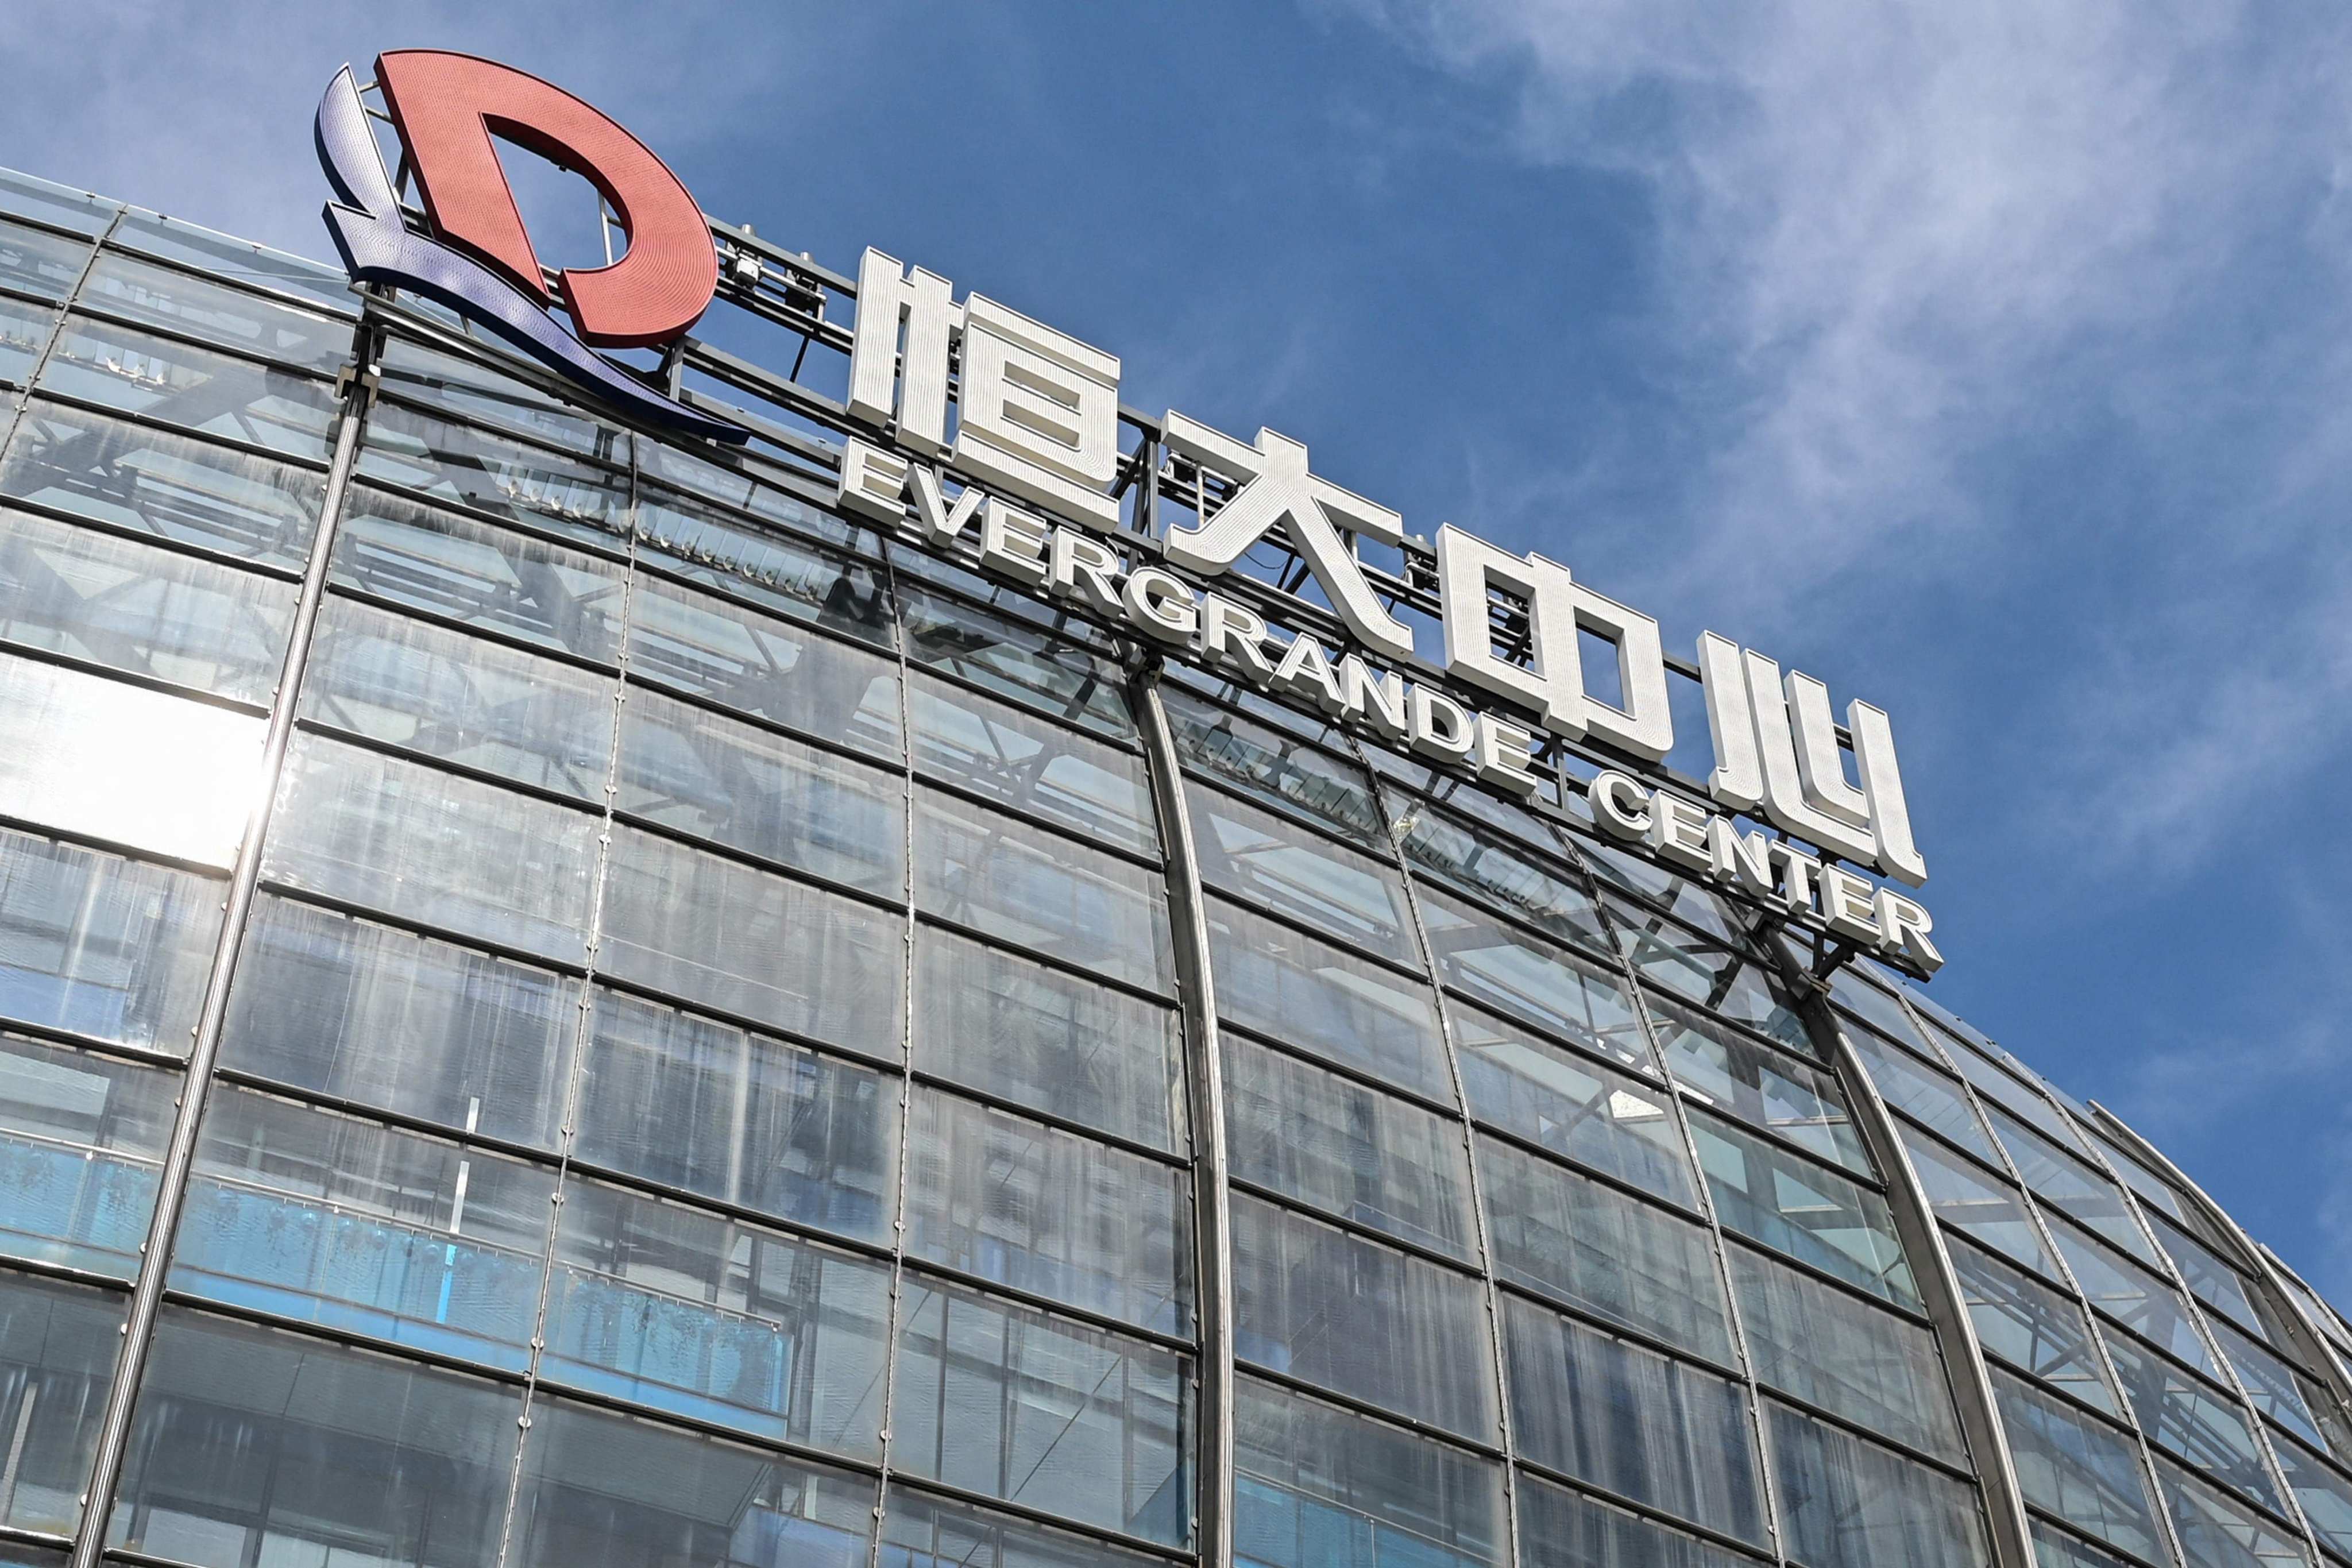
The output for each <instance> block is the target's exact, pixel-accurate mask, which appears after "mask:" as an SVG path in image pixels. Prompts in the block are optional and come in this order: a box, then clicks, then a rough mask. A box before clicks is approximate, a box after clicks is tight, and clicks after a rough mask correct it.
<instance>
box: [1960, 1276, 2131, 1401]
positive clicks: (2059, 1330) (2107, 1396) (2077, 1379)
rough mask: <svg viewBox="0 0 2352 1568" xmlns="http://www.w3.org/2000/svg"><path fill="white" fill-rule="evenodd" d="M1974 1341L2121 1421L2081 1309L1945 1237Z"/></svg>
mask: <svg viewBox="0 0 2352 1568" xmlns="http://www.w3.org/2000/svg"><path fill="white" fill-rule="evenodd" d="M1946 1239H1947V1241H1948V1243H1949V1247H1950V1251H1951V1255H1952V1268H1953V1271H1954V1272H1955V1273H1956V1274H1958V1276H1959V1281H1960V1294H1961V1296H1962V1297H1963V1298H1964V1299H1966V1300H1967V1301H1968V1304H1969V1321H1970V1322H1972V1323H1974V1324H1975V1325H1976V1331H1977V1339H1978V1340H1979V1342H1981V1343H1982V1344H1983V1345H1984V1348H1985V1349H1986V1350H1987V1351H1988V1352H1990V1353H1992V1354H1993V1355H1996V1356H2000V1358H2002V1359H2003V1360H2005V1361H2007V1362H2009V1363H2011V1365H2013V1366H2015V1367H2017V1368H2018V1369H2019V1370H2020V1371H2021V1372H2027V1373H2032V1374H2033V1376H2035V1377H2036V1378H2038V1379H2040V1380H2041V1381H2042V1382H2043V1383H2046V1384H2049V1385H2050V1386H2052V1387H2053V1388H2056V1389H2059V1390H2062V1391H2063V1392H2064V1393H2067V1394H2073V1395H2074V1397H2075V1398H2077V1399H2079V1400H2081V1401H2082V1402H2083V1403H2084V1404H2085V1405H2096V1406H2097V1407H2098V1408H2099V1409H2101V1410H2104V1411H2105V1412H2106V1413H2107V1414H2108V1415H2113V1416H2116V1417H2117V1418H2119V1419H2120V1418H2121V1417H2122V1415H2123V1406H2122V1405H2119V1404H2118V1403H2116V1395H2115V1391H2114V1390H2113V1389H2111V1388H2110V1387H2108V1386H2107V1375H2106V1373H2105V1371H2104V1370H2102V1369H2101V1366H2100V1363H2099V1354H2098V1352H2097V1350H2096V1349H2095V1348H2094V1346H2093V1345H2092V1342H2091V1325H2090V1323H2089V1321H2087V1320H2085V1319H2084V1316H2083V1310H2082V1309H2081V1308H2080V1307H2077V1306H2076V1305H2074V1302H2072V1301H2070V1300H2066V1299H2065V1298H2064V1297H2063V1296H2061V1295H2059V1294H2058V1293H2057V1292H2056V1291H2055V1290H2053V1289H2050V1288H2049V1287H2048V1286H2046V1285H2044V1284H2042V1282H2041V1281H2039V1280H2037V1279H2033V1278H2032V1276H2031V1275H2029V1274H2026V1273H2024V1272H2022V1271H2021V1270H2019V1269H2015V1268H2011V1267H2010V1266H2009V1265H2007V1264H2006V1263H2003V1262H2001V1261H2000V1259H1999V1258H1995V1257H1993V1256H1992V1255H1991V1254H1990V1253H1989V1252H1983V1251H1980V1250H1979V1249H1978V1248H1976V1247H1970V1246H1969V1244H1968V1243H1966V1242H1964V1241H1961V1240H1959V1239H1958V1238H1957V1237H1947V1238H1946Z"/></svg>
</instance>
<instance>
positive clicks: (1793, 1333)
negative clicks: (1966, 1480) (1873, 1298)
mask: <svg viewBox="0 0 2352 1568" xmlns="http://www.w3.org/2000/svg"><path fill="white" fill-rule="evenodd" d="M1729 1251H1730V1263H1731V1289H1732V1290H1733V1291H1734V1293H1735V1294H1737V1295H1738V1299H1739V1321H1740V1325H1741V1327H1742V1328H1744V1329H1745V1330H1746V1331H1747V1334H1748V1358H1749V1360H1750V1361H1751V1363H1753V1364H1754V1366H1755V1370H1756V1378H1757V1381H1758V1382H1759V1383H1761V1384H1765V1385H1766V1386H1767V1387H1769V1388H1775V1389H1778V1390H1779V1391H1780V1392H1781V1393H1782V1394H1794V1395H1795V1396H1796V1397H1797V1398H1799V1399H1801V1400H1804V1401H1805V1402H1806V1403H1807V1404H1809V1405H1819V1406H1820V1407H1821V1408H1822V1409H1824V1410H1827V1411H1829V1412H1830V1413H1831V1414H1832V1415H1843V1416H1844V1417H1845V1418H1846V1419H1848V1420H1850V1421H1852V1422H1853V1423H1854V1424H1855V1425H1856V1426H1861V1427H1863V1428H1864V1429H1865V1430H1867V1431H1871V1432H1874V1433H1877V1434H1878V1435H1879V1436H1884V1437H1891V1438H1893V1439H1894V1440H1895V1441H1896V1442H1899V1443H1906V1444H1908V1445H1910V1446H1911V1447H1914V1448H1918V1449H1921V1450H1924V1451H1925V1452H1927V1453H1929V1454H1933V1455H1935V1456H1936V1457H1937V1458H1943V1459H1948V1460H1950V1461H1951V1462H1952V1463H1954V1464H1956V1465H1965V1464H1966V1463H1968V1451H1967V1449H1965V1448H1963V1447H1961V1446H1960V1428H1959V1424H1958V1421H1957V1420H1956V1419H1955V1417H1954V1416H1953V1414H1952V1395H1951V1391H1950V1389H1949V1388H1948V1386H1946V1384H1945V1382H1944V1363H1943V1359H1942V1358H1941V1357H1940V1356H1938V1355H1937V1352H1936V1338H1935V1336H1934V1335H1933V1334H1931V1333H1929V1332H1928V1331H1927V1330H1926V1329H1924V1328H1921V1327H1920V1326H1918V1325H1917V1324H1916V1323H1910V1322H1906V1321H1904V1320H1903V1319H1901V1318H1898V1317H1895V1315H1894V1314H1893V1313H1891V1312H1887V1311H1885V1310H1881V1309H1879V1308H1877V1307H1874V1306H1872V1305H1871V1304H1870V1303H1869V1302H1867V1301H1863V1300H1856V1299H1855V1298H1853V1297H1852V1296H1849V1295H1847V1294H1846V1293H1845V1292H1844V1291H1843V1290H1839V1289H1833V1288H1832V1287H1831V1286H1828V1285H1824V1284H1822V1282H1821V1281H1819V1280H1817V1279H1811V1278H1810V1277H1808V1276H1806V1275H1803V1274H1800V1273H1798V1272H1797V1271H1796V1270H1795V1269H1793V1268H1789V1267H1788V1266H1787V1265H1785V1264H1781V1263H1778V1262H1775V1261H1774V1260H1773V1259H1771V1258H1766V1257H1765V1256H1763V1255H1762V1254H1761V1253H1758V1252H1751V1251H1749V1250H1748V1248H1747V1247H1732V1248H1730V1249H1729Z"/></svg>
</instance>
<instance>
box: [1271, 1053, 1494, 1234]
mask: <svg viewBox="0 0 2352 1568" xmlns="http://www.w3.org/2000/svg"><path fill="white" fill-rule="evenodd" d="M1224 1065H1225V1137H1226V1140H1227V1142H1228V1143H1229V1145H1230V1148H1229V1160H1230V1163H1231V1167H1232V1171H1233V1174H1234V1179H1236V1180H1238V1181H1246V1182H1255V1183H1256V1184H1258V1185H1260V1186H1265V1187H1271V1188H1273V1189H1274V1190H1275V1191H1276V1192H1278V1193H1281V1194H1283V1195H1284V1196H1286V1197H1291V1198H1296V1199H1297V1200H1298V1201H1299V1202H1300V1203H1302V1204H1305V1205H1307V1206H1308V1207H1311V1208H1318V1209H1321V1210H1323V1211H1324V1212H1325V1213H1327V1214H1334V1215H1339V1216H1340V1217H1342V1218H1344V1219H1350V1220H1353V1221H1355V1222H1356V1223H1357V1224H1359V1225H1364V1226H1371V1227H1372V1228H1373V1229H1375V1230H1381V1231H1385V1232H1387V1233H1388V1234H1389V1235H1391V1236H1394V1237H1402V1239H1404V1240H1406V1241H1410V1242H1413V1243H1416V1244H1418V1245H1419V1246H1422V1247H1429V1248H1431V1249H1433V1250H1434V1251H1438V1252H1443V1253H1445V1254H1448V1255H1449V1256H1451V1257H1454V1258H1461V1259H1463V1260H1464V1261H1465V1262H1468V1261H1471V1260H1472V1246H1473V1241H1474V1237H1475V1229H1476V1226H1475V1218H1474V1216H1473V1215H1472V1212H1471V1206H1470V1162H1469V1157H1468V1153H1467V1151H1466V1150H1465V1146H1464V1143H1463V1137H1464V1134H1463V1130H1462V1124H1461V1123H1460V1122H1458V1121H1452V1120H1450V1119H1447V1118H1444V1117H1440V1116H1438V1115H1436V1114H1434V1113H1433V1112H1431V1111H1428V1110H1423V1109H1422V1108H1421V1107H1419V1106H1416V1105H1411V1104H1408V1103H1407V1102H1405V1101H1404V1100H1398V1099H1396V1098H1394V1097H1393V1096H1391V1095H1385V1094H1381V1093H1380V1092H1378V1091H1377V1090H1374V1089H1367V1088H1364V1087H1363V1086H1362V1085H1360V1084H1358V1083H1355V1082H1352V1081H1351V1080H1349V1079H1343V1078H1339V1077H1338V1076H1337V1075H1335V1074H1332V1073H1328V1072H1325V1071H1324V1070H1323V1069H1322V1068H1317V1067H1310V1066H1309V1065H1307V1063H1305V1062H1303V1061H1300V1060H1298V1059H1297V1058H1295V1057H1286V1056H1284V1055H1282V1054H1280V1053H1279V1052H1276V1051H1273V1050H1269V1049H1267V1048H1266V1047H1264V1046H1261V1045H1258V1044H1257V1043H1255V1041H1252V1040H1249V1039H1245V1038H1244V1037H1240V1036H1238V1035H1231V1036H1227V1037H1225V1038H1224Z"/></svg>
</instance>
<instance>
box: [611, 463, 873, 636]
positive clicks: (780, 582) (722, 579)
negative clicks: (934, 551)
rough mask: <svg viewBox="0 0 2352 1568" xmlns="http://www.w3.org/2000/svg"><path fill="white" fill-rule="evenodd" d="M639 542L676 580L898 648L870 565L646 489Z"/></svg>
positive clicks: (644, 555)
mask: <svg viewBox="0 0 2352 1568" xmlns="http://www.w3.org/2000/svg"><path fill="white" fill-rule="evenodd" d="M828 521H829V520H828ZM637 537H638V539H639V540H640V541H642V542H644V544H645V546H646V549H645V551H644V552H641V553H640V555H639V557H638V559H639V560H640V561H642V562H645V563H648V564H651V565H654V566H657V567H659V568H660V569H661V570H663V571H665V572H667V573H669V574H673V575H676V576H680V577H688V578H692V579H693V580H695V581H697V582H699V583H706V584H709V585H710V586H711V587H714V588H717V589H719V591H720V592H722V593H725V594H730V595H733V596H735V597H736V598H739V599H748V600H750V601H751V602H752V603H753V604H754V605H758V606H759V607H760V608H761V609H763V610H772V611H773V612H774V613H775V614H777V615H779V616H782V617H783V618H784V619H786V620H790V621H798V622H799V623H801V624H802V625H803V626H815V627H817V628H819V629H820V630H823V631H826V632H830V633H832V634H833V635H834V636H835V637H848V638H851V639H853V640H855V641H857V642H862V643H866V644H868V645H870V646H871V647H876V648H879V649H882V650H884V651H886V652H887V651H889V650H890V649H891V648H893V647H895V646H896V644H895V642H894V640H893V638H892V637H891V635H890V606H889V604H888V602H887V599H886V597H885V596H884V594H883V588H882V574H881V573H880V571H879V570H877V568H876V567H875V566H874V565H873V563H871V562H868V561H866V560H862V559H859V558H858V557H856V556H854V555H850V554H846V553H844V552H838V551H832V550H825V549H822V548H820V547H819V546H817V545H814V544H812V543H810V542H808V541H807V540H805V539H801V538H797V537H795V536H793V535H792V534H789V533H785V532H783V531H781V530H778V529H772V528H760V529H754V528H752V527H751V526H749V525H747V524H745V523H741V522H739V521H736V520H735V519H734V518H733V517H730V516H729V515H728V514H727V513H725V512H722V511H720V510H719V509H718V508H716V507H713V506H707V505H705V504H704V503H702V502H701V501H698V500H694V499H693V498H692V497H690V496H683V495H677V494H675V493H673V492H670V491H666V490H660V489H651V488H648V489H646V490H645V491H644V492H643V493H642V494H641V495H640V496H639V498H638V503H637Z"/></svg>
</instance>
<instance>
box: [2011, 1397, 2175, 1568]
mask: <svg viewBox="0 0 2352 1568" xmlns="http://www.w3.org/2000/svg"><path fill="white" fill-rule="evenodd" d="M1992 1384H1993V1394H1994V1396H1995V1400H1996V1403H1998V1404H1999V1405H2000V1420H2001V1427H2002V1430H2003V1431H2004V1432H2005V1433H2006V1434H2007V1436H2008V1437H2009V1446H2010V1451H2011V1455H2012V1456H2013V1457H2014V1458H2015V1459H2016V1463H2017V1478H2018V1485H2019V1487H2020V1489H2021V1490H2022V1491H2023V1492H2024V1494H2025V1500H2026V1501H2028V1502H2030V1503H2032V1504H2033V1505H2034V1506H2035V1507H2036V1508H2043V1509H2047V1510H2050V1511H2051V1512H2052V1513H2054V1514H2056V1515H2057V1516H2058V1517H2059V1518H2061V1519H2063V1520H2064V1521H2067V1522H2068V1523H2070V1524H2074V1525H2077V1526H2079V1527H2080V1528H2082V1529H2084V1530H2085V1531H2089V1532H2090V1533H2091V1534H2093V1535H2095V1536H2097V1537H2098V1538H2099V1539H2100V1540H2102V1541H2105V1542H2110V1543H2112V1544H2114V1545H2116V1546H2119V1547H2121V1548H2123V1549H2124V1550H2125V1551H2126V1552H2132V1553H2134V1554H2136V1555H2137V1556H2140V1557H2144V1558H2146V1559H2147V1560H2148V1561H2150V1562H2153V1563H2161V1562H2163V1561H2164V1560H2165V1559H2166V1557H2167V1555H2168V1553H2167V1552H2166V1551H2165V1548H2164V1546H2163V1544H2162V1541H2161V1538H2160V1537H2159V1536H2158V1532H2157V1524H2156V1517H2155V1515H2154V1514H2153V1513H2152V1512H2151V1511H2150V1510H2149V1508H2148V1501H2147V1483H2146V1481H2145V1480H2144V1479H2142V1477H2141V1472H2140V1459H2139V1450H2138V1448H2137V1446H2136V1445H2134V1443H2133V1442H2132V1440H2131V1439H2130V1438H2129V1437H2126V1436H2124V1435H2123V1434H2122V1433H2121V1432H2119V1431H2117V1430H2116V1429H2115V1428H2114V1427H2112V1426H2106V1425H2105V1423H2103V1422H2100V1421H2098V1420H2096V1419H2095V1418H2094V1417H2092V1416H2089V1415H2083V1414H2082V1413H2081V1412H2079V1411H2076V1410H2075V1409H2074V1408H2073V1407H2072V1406H2069V1405H2062V1404H2060V1403H2059V1402H2058V1401H2057V1400H2055V1399H2053V1398H2051V1397H2050V1396H2049V1395H2048V1394H2042V1393H2040V1392H2038V1391H2037V1390H2035V1389H2033V1388H2032V1387H2031V1386H2029V1385H2028V1384H2025V1383H2024V1382H2023V1381H2022V1380H2021V1379H2019V1378H2015V1377H2012V1376H2011V1375H2010V1374H2009V1373H2005V1372H2003V1371H2001V1370H2000V1368H1998V1367H1996V1368H1994V1369H1993V1373H1992Z"/></svg>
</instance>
